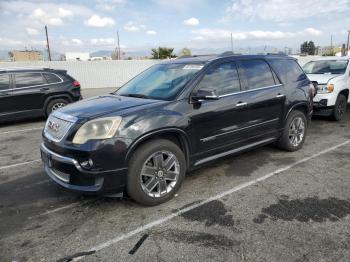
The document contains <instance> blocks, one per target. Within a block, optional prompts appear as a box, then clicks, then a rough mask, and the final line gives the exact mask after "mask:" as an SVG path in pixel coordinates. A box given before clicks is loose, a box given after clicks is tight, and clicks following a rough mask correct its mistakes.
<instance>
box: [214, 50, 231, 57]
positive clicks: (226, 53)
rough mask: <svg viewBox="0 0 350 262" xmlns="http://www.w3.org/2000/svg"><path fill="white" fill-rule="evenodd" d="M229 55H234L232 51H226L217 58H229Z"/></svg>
mask: <svg viewBox="0 0 350 262" xmlns="http://www.w3.org/2000/svg"><path fill="white" fill-rule="evenodd" d="M230 55H234V53H233V52H232V51H226V52H223V53H221V54H219V55H218V57H225V56H230Z"/></svg>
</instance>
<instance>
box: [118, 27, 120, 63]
mask: <svg viewBox="0 0 350 262" xmlns="http://www.w3.org/2000/svg"><path fill="white" fill-rule="evenodd" d="M117 60H120V44H119V31H118V30H117Z"/></svg>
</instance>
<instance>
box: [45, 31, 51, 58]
mask: <svg viewBox="0 0 350 262" xmlns="http://www.w3.org/2000/svg"><path fill="white" fill-rule="evenodd" d="M45 33H46V45H47V53H48V55H49V61H51V51H50V44H49V36H48V34H47V26H46V25H45Z"/></svg>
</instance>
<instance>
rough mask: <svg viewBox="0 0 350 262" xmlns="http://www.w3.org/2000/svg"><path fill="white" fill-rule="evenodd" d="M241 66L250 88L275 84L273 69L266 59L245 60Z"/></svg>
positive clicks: (241, 62)
mask: <svg viewBox="0 0 350 262" xmlns="http://www.w3.org/2000/svg"><path fill="white" fill-rule="evenodd" d="M240 68H241V72H242V74H243V77H244V78H245V81H246V83H247V88H248V89H256V88H262V87H267V86H273V85H275V80H274V78H273V75H272V72H271V69H270V67H269V65H268V64H267V63H266V62H265V61H264V60H243V61H240Z"/></svg>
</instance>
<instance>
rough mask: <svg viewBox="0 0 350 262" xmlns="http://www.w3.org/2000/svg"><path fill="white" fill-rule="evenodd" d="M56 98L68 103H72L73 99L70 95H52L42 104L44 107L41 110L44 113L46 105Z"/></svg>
mask: <svg viewBox="0 0 350 262" xmlns="http://www.w3.org/2000/svg"><path fill="white" fill-rule="evenodd" d="M57 98H65V99H68V101H69V102H70V103H72V102H73V99H72V97H71V96H70V95H68V94H57V95H53V96H48V97H47V98H46V100H45V102H44V107H43V110H44V111H45V110H46V107H47V104H48V103H49V102H50V101H51V100H53V99H57Z"/></svg>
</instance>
